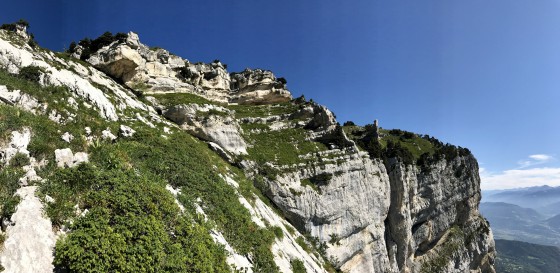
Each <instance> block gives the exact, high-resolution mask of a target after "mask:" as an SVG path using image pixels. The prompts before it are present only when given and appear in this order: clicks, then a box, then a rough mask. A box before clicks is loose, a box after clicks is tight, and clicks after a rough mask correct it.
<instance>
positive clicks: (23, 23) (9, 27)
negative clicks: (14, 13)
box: [0, 19, 29, 31]
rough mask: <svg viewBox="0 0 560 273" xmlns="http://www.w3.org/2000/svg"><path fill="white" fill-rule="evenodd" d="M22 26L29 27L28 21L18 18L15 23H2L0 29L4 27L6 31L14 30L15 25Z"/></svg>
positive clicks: (15, 28)
mask: <svg viewBox="0 0 560 273" xmlns="http://www.w3.org/2000/svg"><path fill="white" fill-rule="evenodd" d="M18 25H20V26H24V27H29V22H27V21H26V20H24V19H19V20H18V21H17V22H15V23H11V24H2V26H0V29H5V30H8V31H16V30H17V26H18Z"/></svg>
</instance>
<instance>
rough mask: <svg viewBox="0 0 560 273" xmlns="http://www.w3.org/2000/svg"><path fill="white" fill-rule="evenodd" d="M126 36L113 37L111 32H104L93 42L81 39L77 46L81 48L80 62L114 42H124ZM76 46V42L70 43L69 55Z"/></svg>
mask: <svg viewBox="0 0 560 273" xmlns="http://www.w3.org/2000/svg"><path fill="white" fill-rule="evenodd" d="M127 37H128V35H127V34H126V33H122V32H119V33H117V34H116V35H113V34H112V33H111V32H108V31H107V32H105V33H103V34H102V35H101V36H99V37H97V38H96V39H95V40H91V39H90V38H84V39H82V40H81V41H80V42H79V43H78V45H80V46H82V47H83V50H82V54H81V55H80V59H81V60H87V59H89V57H90V56H91V54H93V53H95V52H97V51H98V50H99V49H101V48H102V47H104V46H108V45H110V44H111V43H113V42H114V41H119V42H124V41H125V40H126V38H127ZM76 47H77V45H76V42H72V43H70V46H69V48H68V50H69V52H70V53H73V52H74V51H75V49H76Z"/></svg>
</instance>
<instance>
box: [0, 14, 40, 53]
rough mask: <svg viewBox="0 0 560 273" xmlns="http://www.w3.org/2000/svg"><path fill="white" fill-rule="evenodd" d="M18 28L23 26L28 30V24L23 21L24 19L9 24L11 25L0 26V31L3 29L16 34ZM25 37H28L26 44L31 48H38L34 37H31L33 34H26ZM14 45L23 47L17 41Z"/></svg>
mask: <svg viewBox="0 0 560 273" xmlns="http://www.w3.org/2000/svg"><path fill="white" fill-rule="evenodd" d="M18 26H23V27H25V28H29V23H28V22H27V21H26V20H24V19H19V21H17V22H15V23H11V24H2V25H1V26H0V29H4V30H7V31H10V32H16V31H17V28H18ZM27 35H28V36H29V40H28V41H27V44H28V45H29V46H30V47H31V48H37V47H39V45H38V44H37V41H35V35H33V33H27ZM16 44H18V45H23V43H22V42H21V40H20V41H17V42H16Z"/></svg>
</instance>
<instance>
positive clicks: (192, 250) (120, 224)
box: [0, 71, 277, 272]
mask: <svg viewBox="0 0 560 273" xmlns="http://www.w3.org/2000/svg"><path fill="white" fill-rule="evenodd" d="M0 84H2V85H6V86H8V88H9V89H20V90H23V91H24V92H25V93H28V94H31V95H33V96H34V97H36V98H38V99H39V101H40V102H46V103H48V105H49V110H48V111H50V109H55V110H57V112H59V113H61V114H63V115H64V114H70V113H75V112H77V113H78V115H77V118H76V119H74V120H73V121H69V122H67V123H66V124H64V125H60V124H57V123H54V122H52V121H50V120H49V119H47V118H46V117H45V116H41V115H33V114H31V113H28V112H26V111H23V110H21V109H18V108H15V107H11V106H5V105H0V129H1V130H0V132H2V136H1V137H2V139H5V140H6V139H7V138H8V137H9V135H8V133H9V132H10V131H12V130H21V128H23V127H29V128H31V130H32V131H33V137H32V142H31V144H30V146H29V150H30V152H31V155H32V156H35V157H37V158H45V159H47V160H49V162H50V163H49V164H48V166H47V167H45V168H44V169H42V170H41V172H40V175H41V176H43V177H44V178H46V179H47V182H46V183H45V184H43V185H42V186H41V194H43V195H49V196H51V197H53V198H54V200H55V202H52V203H49V204H48V206H47V208H46V212H47V214H48V215H49V217H51V218H52V220H53V223H54V225H55V227H62V226H66V227H69V228H70V229H71V230H72V232H70V233H69V234H68V236H66V237H65V238H64V239H62V240H60V241H59V242H58V243H57V246H56V249H55V255H56V258H55V264H56V266H57V267H58V268H61V269H62V268H65V269H68V270H70V271H71V272H95V270H102V271H103V270H107V271H120V272H224V271H228V266H227V265H226V264H225V254H224V252H223V249H222V248H221V246H219V245H216V244H215V243H214V242H213V241H212V240H211V239H210V237H209V233H210V232H209V229H210V228H216V229H218V230H220V231H221V232H222V233H223V234H224V236H225V237H226V239H227V240H228V242H229V243H230V244H231V245H232V246H233V247H234V249H236V250H237V251H238V252H239V253H240V254H243V255H249V256H251V257H252V260H253V262H254V264H255V268H254V269H255V270H256V271H257V272H275V271H277V268H276V267H275V265H274V262H273V256H272V253H271V251H270V246H271V244H272V242H273V241H274V238H275V235H274V232H273V227H270V228H260V227H258V226H257V225H256V224H255V223H254V222H252V221H251V216H250V214H249V212H248V211H247V209H245V207H243V205H241V203H240V202H239V200H238V198H237V192H236V191H235V190H234V189H233V188H232V187H231V186H229V185H227V184H226V182H225V181H224V179H222V178H221V177H220V175H219V174H222V175H226V174H227V175H231V176H234V177H235V178H236V179H237V181H238V182H239V183H240V184H241V185H240V189H239V191H240V192H242V193H244V194H246V195H247V197H248V199H250V198H253V195H252V193H254V192H257V190H256V189H255V188H254V187H253V186H252V183H251V182H250V181H248V180H247V179H246V178H245V177H244V175H243V174H242V172H241V171H239V170H234V167H232V166H229V165H227V163H225V162H224V161H223V160H222V159H221V158H219V157H218V156H217V155H216V154H214V153H213V152H212V151H210V150H209V149H208V148H207V146H206V144H205V143H203V142H201V141H199V140H197V139H195V138H193V137H191V136H190V135H188V134H186V133H184V132H182V131H176V130H175V131H174V132H173V133H172V134H171V135H170V136H168V137H167V138H165V137H162V136H161V134H162V132H161V131H160V130H158V129H157V128H155V129H152V128H148V127H147V126H144V125H142V124H141V123H136V124H135V125H136V127H134V129H135V130H137V131H138V132H137V133H136V134H135V136H134V137H133V138H130V139H124V138H119V139H118V140H117V141H116V142H114V143H112V142H106V141H96V142H94V144H93V145H88V144H87V143H86V141H85V136H84V133H85V131H84V128H85V127H86V126H89V127H92V131H93V135H97V136H99V135H100V134H101V133H100V131H101V130H103V129H105V128H111V129H112V131H113V132H116V128H118V126H119V124H118V123H114V122H107V121H105V120H103V119H101V118H100V117H99V115H98V114H97V113H96V112H95V111H92V110H90V109H88V108H86V107H84V106H83V105H82V104H81V102H80V101H78V105H79V109H78V110H74V109H71V108H69V106H68V105H66V104H65V103H64V100H63V98H65V97H67V96H68V90H66V89H65V88H58V87H56V88H55V87H41V86H40V85H38V84H37V83H36V82H33V81H29V80H26V79H23V78H20V77H17V76H16V75H11V74H9V73H7V72H6V71H0ZM191 100H192V98H191ZM187 101H189V99H187ZM197 102H203V101H197ZM142 126H143V127H142ZM66 131H68V132H70V133H71V134H72V135H74V136H75V139H74V140H73V141H72V142H71V143H66V142H63V141H62V140H61V139H60V136H61V135H62V134H63V133H64V132H66ZM67 147H69V148H71V149H72V150H73V151H74V152H77V151H84V152H87V153H89V154H90V159H91V162H90V163H88V164H84V165H82V166H79V167H77V168H75V169H67V170H63V169H58V168H56V167H55V166H54V158H53V157H54V150H55V149H58V148H67ZM7 170H8V169H7V168H4V169H2V172H1V173H0V178H1V179H0V184H2V185H0V190H2V192H3V194H1V196H0V199H2V200H0V201H2V202H3V203H5V204H8V203H9V202H10V199H9V198H8V197H9V196H11V194H13V191H15V187H14V184H13V183H12V181H13V177H16V176H14V175H5V174H6V172H7ZM5 177H6V179H4V178H5ZM10 177H12V178H10ZM166 184H171V185H172V186H174V187H176V188H181V189H182V194H181V195H180V196H179V200H180V201H181V202H182V203H183V205H184V206H185V207H186V208H187V213H185V214H182V213H179V211H178V208H177V207H176V206H175V205H174V202H173V197H172V195H171V194H170V193H169V192H167V190H165V185H166ZM195 202H196V203H198V204H199V205H200V206H201V207H202V208H203V209H204V211H205V212H206V214H207V215H208V217H209V219H210V221H209V222H206V221H205V220H204V219H203V217H200V216H199V215H197V214H196V212H195V209H194V208H195V205H194V203H195ZM76 204H78V207H79V209H80V210H81V211H84V210H86V209H87V211H88V213H87V214H86V215H85V216H84V217H77V215H76V214H75V207H74V206H75V205H76ZM5 207H6V208H7V209H8V208H9V204H8V206H5ZM100 253H106V255H99V254H100Z"/></svg>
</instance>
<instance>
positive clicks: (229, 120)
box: [0, 30, 495, 273]
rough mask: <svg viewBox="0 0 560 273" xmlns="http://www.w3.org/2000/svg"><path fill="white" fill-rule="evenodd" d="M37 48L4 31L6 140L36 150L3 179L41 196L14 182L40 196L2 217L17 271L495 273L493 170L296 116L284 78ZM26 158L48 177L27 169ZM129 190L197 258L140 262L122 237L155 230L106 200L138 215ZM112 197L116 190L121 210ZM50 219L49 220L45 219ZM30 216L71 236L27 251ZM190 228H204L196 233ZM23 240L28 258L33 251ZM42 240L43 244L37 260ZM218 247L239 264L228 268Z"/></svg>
mask: <svg viewBox="0 0 560 273" xmlns="http://www.w3.org/2000/svg"><path fill="white" fill-rule="evenodd" d="M24 34H25V31H23V32H22V31H19V32H17V33H13V32H10V31H6V30H0V68H1V69H2V70H1V71H0V72H1V73H0V76H1V77H0V101H1V102H2V103H3V104H5V105H4V106H1V107H2V108H0V110H2V111H3V112H0V121H4V120H6V119H7V118H11V119H12V120H14V122H12V123H10V124H8V123H2V122H0V127H2V126H4V127H2V128H4V129H5V130H8V129H9V130H11V131H13V132H14V133H12V135H17V136H19V135H20V133H19V132H24V134H25V132H27V133H26V134H27V138H26V145H25V147H24V148H25V149H23V148H22V149H23V150H22V151H23V152H18V151H19V150H18V149H20V148H18V147H19V146H18V147H15V146H14V147H12V146H13V145H11V144H10V143H12V142H14V141H16V142H17V140H12V141H11V142H8V141H7V139H6V141H3V142H1V143H7V145H0V147H4V146H5V147H4V148H2V151H3V153H2V154H1V155H2V157H0V159H1V161H0V162H1V163H2V164H4V165H3V166H6V167H5V168H7V169H6V170H8V169H9V170H10V171H11V170H14V173H17V174H20V173H19V171H18V172H16V170H18V168H20V167H21V166H20V165H22V166H23V167H21V168H22V170H27V173H21V175H20V176H22V177H32V179H28V180H23V181H34V182H32V183H34V184H35V185H28V183H27V182H25V183H23V182H18V181H22V180H21V179H20V177H18V175H15V176H13V178H12V176H7V175H5V174H4V173H2V175H4V176H2V175H0V182H2V183H4V184H6V185H8V186H2V185H4V184H2V183H0V184H1V185H0V186H2V187H0V188H1V189H2V190H0V199H2V198H4V199H5V200H8V201H9V200H12V199H11V198H12V197H10V196H12V195H13V194H15V193H16V190H17V188H18V187H21V189H19V190H17V192H18V194H19V195H21V196H23V200H22V201H21V203H19V205H17V206H15V211H16V212H15V213H13V211H11V210H10V209H9V207H10V206H11V205H10V202H11V201H10V202H7V201H4V200H0V201H2V205H1V207H2V215H3V217H4V219H3V220H4V221H5V222H6V223H7V225H3V226H8V228H7V229H6V228H3V231H4V232H3V236H7V240H6V241H5V250H4V252H3V253H2V255H0V258H1V259H0V260H1V262H2V263H3V265H4V266H5V267H6V270H8V271H9V272H25V271H26V270H27V271H29V270H31V271H34V272H43V271H44V272H47V271H52V266H53V265H54V267H55V268H57V269H58V270H62V269H64V270H69V271H75V272H77V271H80V272H82V271H83V272H88V271H87V270H86V269H84V268H82V269H80V268H81V267H79V266H81V264H82V263H81V260H79V259H80V257H82V256H80V255H85V256H84V257H89V258H88V260H90V261H91V260H92V258H91V257H96V258H95V259H99V260H103V261H105V259H106V260H107V261H112V262H109V263H108V264H113V265H115V266H117V265H119V263H123V261H122V260H118V261H114V260H111V259H113V258H114V257H120V256H118V255H122V257H127V258H126V259H125V260H126V261H142V259H140V258H138V257H142V258H146V257H149V259H155V260H157V259H163V260H162V261H165V262H161V263H159V262H157V263H156V262H154V263H151V264H150V265H145V264H142V265H143V266H148V267H149V268H152V269H154V270H156V271H160V272H168V271H169V272H183V271H185V272H189V271H196V270H198V271H201V272H209V270H210V271H211V270H213V271H214V272H224V271H229V270H232V269H238V270H241V271H246V272H304V271H306V272H333V271H334V270H336V269H339V270H341V271H343V272H403V273H404V272H494V269H493V262H494V255H495V251H494V242H493V238H492V233H491V231H490V229H489V225H488V223H487V222H486V221H485V220H484V219H483V218H482V217H481V216H480V214H479V212H478V204H479V200H480V187H479V186H480V179H479V176H478V165H477V162H476V160H475V159H474V157H473V156H472V155H471V154H470V152H468V150H466V149H463V148H457V147H454V146H451V145H443V144H441V143H440V142H438V141H437V140H434V139H431V138H428V137H423V136H418V135H416V134H413V133H409V132H403V131H400V130H396V131H395V130H392V131H387V130H382V129H379V128H378V126H377V124H375V126H365V127H360V126H340V125H339V124H338V122H337V121H336V118H335V117H334V115H333V114H332V112H330V111H329V110H328V109H327V108H325V107H323V106H320V105H317V104H316V103H313V102H307V101H306V100H305V99H303V98H298V99H295V100H292V97H291V94H290V93H289V91H288V90H287V87H286V81H285V80H284V79H281V78H276V77H275V76H274V75H273V74H272V72H270V71H266V70H260V69H246V70H244V71H242V72H239V73H231V74H230V73H228V72H227V70H226V66H225V65H223V64H222V63H221V62H219V61H215V62H213V63H210V64H204V63H196V64H192V63H190V62H189V61H187V60H185V59H182V58H180V57H178V56H175V55H173V54H171V53H169V52H168V51H166V50H164V49H153V48H152V49H151V48H149V47H147V46H146V45H144V44H142V43H140V41H139V38H138V36H137V35H136V34H134V33H129V34H127V35H124V36H123V35H121V36H119V37H118V38H115V39H113V37H109V38H110V39H109V42H107V43H105V44H102V46H100V47H99V48H96V50H95V51H93V52H91V48H90V47H88V43H80V45H78V46H76V47H75V48H73V52H72V54H71V55H72V56H68V55H64V54H54V53H52V52H50V51H48V50H44V49H40V48H33V47H31V46H30V45H29V44H28V43H27V41H28V40H29V37H28V36H27V35H24ZM94 42H95V41H94ZM80 58H81V59H83V60H85V61H87V62H81V61H79V60H78V59H80ZM113 79H115V80H116V81H115V80H113ZM117 81H118V82H117ZM138 94H141V96H138ZM20 110H21V111H24V114H21V113H20V112H19V111H20ZM28 112H29V114H27V113H28ZM16 121H17V122H16ZM8 125H9V126H8ZM20 127H21V128H20ZM24 128H25V129H24ZM188 134H190V135H192V136H194V137H196V138H197V139H193V138H192V137H190V136H189V135H188ZM2 137H3V138H2V140H4V137H5V136H2ZM30 141H31V142H30ZM202 141H204V142H207V143H208V146H206V145H200V144H201V142H202ZM28 143H31V144H29V151H27V144H28ZM16 146H17V145H16ZM20 146H21V145H20ZM20 150H21V149H20ZM16 154H23V155H20V156H16ZM63 154H64V155H65V154H69V156H66V157H65V156H62V155H63ZM13 157H16V158H22V157H29V158H31V160H30V162H26V163H24V164H18V163H17V162H15V161H14V160H12V158H13ZM40 158H41V159H42V160H43V161H41V162H42V163H41V164H39V163H38V162H39V161H40V160H39V159H40ZM64 158H65V159H64ZM49 161H50V162H51V164H50V165H49V163H48V162H49ZM14 162H15V163H14ZM88 166H89V167H88ZM35 170H36V171H38V172H39V173H40V174H41V176H44V177H46V178H47V179H46V180H43V178H41V177H38V176H37V174H36V173H35ZM92 170H94V171H92ZM0 171H2V169H0ZM31 171H33V172H32V173H31ZM74 172H77V173H82V174H81V175H80V176H76V177H79V179H80V181H88V179H89V177H91V176H95V177H97V178H96V179H97V180H95V181H99V182H98V183H99V185H98V186H95V187H93V186H91V185H90V186H86V187H82V186H79V185H80V184H83V183H86V182H79V183H78V182H76V184H72V183H73V182H72V181H73V180H72V179H73V178H74V176H73V173H74ZM90 172H91V173H90ZM105 172H107V173H110V174H111V175H106V176H104V175H102V174H103V173H105ZM76 175H77V174H76ZM126 175H132V176H131V177H135V178H134V179H124V180H122V181H121V182H120V183H121V184H123V183H124V184H126V183H129V181H133V180H138V181H140V182H137V183H146V187H144V188H142V191H140V190H139V191H138V192H135V193H134V194H127V195H125V196H127V197H126V198H125V199H126V200H128V201H127V203H126V206H123V207H122V208H121V209H122V210H129V209H131V208H135V207H136V206H137V204H136V203H134V202H139V203H138V204H145V202H148V201H146V200H147V199H149V197H148V196H154V195H156V196H158V200H157V205H153V204H152V203H148V204H147V205H146V204H145V205H143V206H145V209H144V210H143V211H152V209H153V208H154V207H158V208H159V207H161V208H162V209H161V210H164V209H163V208H165V209H166V212H165V213H164V215H167V216H159V215H160V214H157V213H155V212H154V213H153V214H150V216H149V217H148V218H146V219H150V221H152V222H149V223H150V224H149V225H147V226H155V227H159V226H158V225H161V227H162V230H167V232H162V233H157V232H158V230H157V228H156V229H155V230H150V232H151V233H150V235H145V236H154V238H156V237H155V236H156V235H154V234H159V235H158V236H160V237H157V241H158V242H168V245H174V246H175V245H179V246H181V247H180V249H189V250H190V249H193V251H195V252H193V253H191V254H187V253H186V254H185V256H184V257H183V256H181V257H183V258H180V256H178V255H182V254H181V253H182V252H181V251H179V250H177V249H175V250H173V249H172V250H173V251H172V250H168V249H167V247H163V248H162V249H161V250H160V251H159V252H153V253H152V252H150V253H152V254H149V255H147V256H141V255H143V254H144V253H143V252H142V253H130V252H127V251H125V250H126V249H136V247H142V248H143V249H152V248H153V247H154V246H153V245H151V244H146V245H143V242H144V241H143V240H141V239H140V238H141V237H138V238H136V237H134V236H136V235H135V234H137V233H135V232H136V231H135V229H134V228H133V227H132V226H133V225H123V226H119V223H120V222H119V221H120V220H119V219H126V221H125V223H133V222H134V223H136V222H137V221H141V220H142V219H145V218H143V217H144V216H142V215H143V214H142V213H139V212H137V211H132V212H128V213H127V214H123V215H120V216H118V217H116V216H114V214H118V213H120V212H121V210H114V206H113V205H110V206H106V207H104V206H105V205H107V204H106V203H107V202H105V201H99V200H98V199H95V198H97V197H98V196H101V194H106V195H107V196H105V197H104V198H103V199H101V200H111V202H115V204H118V202H120V200H124V199H122V198H121V197H120V195H118V194H119V190H123V189H119V187H118V186H117V185H113V184H111V183H112V182H111V181H113V180H112V177H123V176H126ZM143 177H147V178H146V179H143ZM103 179H106V180H107V181H105V180H103ZM158 179H160V180H158ZM151 180H155V181H159V182H158V183H159V184H158V183H156V184H157V185H156V184H154V185H152V184H150V182H149V181H151ZM14 181H15V182H14ZM14 183H15V184H14ZM32 183H31V182H30V183H29V184H32ZM96 183H97V182H96ZM104 185H111V187H112V188H111V189H112V190H111V191H108V192H104V191H103V187H104ZM127 185H128V184H127ZM134 185H137V184H130V185H129V186H127V187H124V188H125V189H124V190H130V189H136V188H135V186H134ZM149 185H152V186H149ZM161 185H165V188H161ZM150 187H153V188H150ZM37 188H38V193H37V194H35V190H36V189H37ZM4 189H5V190H4ZM146 189H151V191H153V192H157V194H154V193H153V192H148V193H145V192H144V191H146ZM4 192H6V193H7V194H4ZM66 192H70V193H71V194H66ZM61 193H65V194H61ZM144 193H145V194H146V197H142V196H143V195H142V194H144ZM36 195H37V196H39V197H40V200H41V201H42V203H40V202H39V199H38V198H37V197H36ZM137 196H139V197H137ZM140 197H142V198H144V199H138V200H137V199H136V198H140ZM88 200H89V201H88ZM91 200H97V201H95V202H94V201H91ZM169 200H171V201H169ZM17 201H18V202H19V199H17ZM166 202H167V203H166ZM16 204H18V203H17V202H16ZM30 204H33V206H30ZM43 205H44V206H45V207H46V209H45V210H46V211H47V214H46V216H49V217H50V219H43V218H41V215H42V214H40V213H39V214H38V213H37V212H38V210H41V209H42V206H43ZM115 206H116V205H115ZM138 206H140V205H138ZM26 210H31V212H30V215H37V216H36V217H37V218H38V219H39V220H40V222H41V223H42V226H45V224H46V225H47V226H48V225H49V223H51V222H49V221H51V220H52V225H53V227H54V230H56V231H57V234H56V235H54V234H52V232H50V230H49V231H46V230H43V231H41V230H34V231H33V232H31V234H33V236H28V237H27V238H26V237H25V236H23V235H24V234H26V232H29V229H30V228H31V227H29V226H28V224H26V223H27V222H26V221H24V220H19V219H20V218H21V213H22V212H24V211H26ZM10 211H11V213H10ZM18 212H19V213H18ZM109 212H111V213H113V214H111V213H109ZM130 215H135V216H134V217H132V216H130ZM169 215H173V217H171V218H173V219H176V220H173V221H170V220H169V219H170V217H169ZM107 217H109V218H107ZM111 217H116V218H111ZM119 217H121V218H119ZM122 217H124V218H122ZM127 217H129V218H127ZM130 217H132V218H130ZM158 217H160V218H158ZM174 217H175V218H174ZM183 217H186V219H189V220H188V221H186V222H185V223H191V224H189V225H188V226H193V227H194V228H190V229H189V228H187V227H186V226H181V225H180V224H179V223H181V221H180V220H177V219H183ZM92 219H95V220H92ZM99 219H112V220H111V221H113V223H114V224H113V226H111V228H110V229H106V230H104V231H103V232H98V230H96V229H95V228H94V227H99V226H101V227H104V224H103V223H105V222H102V221H101V220H99ZM138 219H140V220H138ZM158 219H159V220H158ZM39 220H38V221H39ZM87 221H96V222H94V223H95V225H93V224H90V222H87ZM107 221H109V220H107ZM153 221H155V222H153ZM141 223H143V222H141ZM138 225H139V226H141V224H138ZM84 227H87V228H84ZM42 229H44V228H42ZM121 230H124V231H122V235H119V234H121V233H119V232H121ZM185 230H189V231H188V232H185ZM95 232H97V233H95ZM170 234H171V235H172V236H171V235H170ZM177 234H183V235H181V236H180V235H177ZM80 236H81V237H80ZM95 236H98V237H95ZM103 236H114V237H111V238H112V239H111V240H113V241H115V242H116V243H115V245H118V243H123V244H124V245H125V246H126V247H124V248H122V249H120V250H119V249H113V248H111V249H110V250H111V251H113V252H112V253H115V254H114V255H113V256H111V257H106V256H103V257H101V256H96V255H97V254H95V253H100V252H99V251H100V250H95V251H97V252H95V251H94V252H88V251H92V250H91V249H81V248H79V245H80V244H75V245H73V244H72V243H73V242H77V241H73V240H78V239H80V240H87V238H92V237H95V238H98V240H101V241H102V240H104V239H105V237H103ZM119 236H121V237H119ZM127 236H128V237H127ZM131 236H132V237H131ZM182 236H183V237H182ZM205 236H206V237H205ZM129 237H130V238H132V239H131V240H130V241H128V239H127V238H129ZM207 237H208V240H207V241H205V240H206V239H205V238H207ZM77 238H78V239H77ZM142 238H143V237H142ZM150 238H151V237H150ZM188 238H191V239H192V238H195V239H196V247H193V245H189V244H190V243H192V242H191V241H189V240H191V239H188ZM16 239H17V240H22V241H24V240H27V241H25V242H23V243H22V244H19V245H17V244H14V240H16ZM33 240H39V241H40V242H44V243H41V244H38V247H36V248H29V247H26V246H28V245H33ZM54 240H58V243H57V245H56V247H55V246H54V245H53V241H54ZM154 240H155V239H154ZM150 241H153V240H150ZM171 242H173V243H171ZM94 245H95V246H97V245H96V244H94ZM164 245H165V244H164ZM214 245H220V246H222V247H221V249H223V250H219V251H216V252H213V250H212V249H214V248H213V246H214ZM101 247H102V246H101ZM53 249H54V250H55V257H52V250H53ZM120 251H122V253H121V252H120ZM146 251H148V250H146ZM150 251H151V250H150ZM154 251H155V250H154ZM197 251H198V252H197ZM221 251H225V252H224V253H225V254H224V255H225V256H223V257H222V256H220V255H221V254H220V253H222V252H221ZM154 253H157V255H156V254H154ZM177 253H179V254H177ZM216 253H217V254H216ZM42 254H44V255H43V256H42V257H43V258H44V259H43V260H42V263H41V264H42V265H41V266H39V267H41V268H37V267H33V268H30V267H26V266H25V261H26V260H25V259H26V258H25V257H35V256H37V255H42ZM88 255H89V256H88ZM91 255H93V256H91ZM127 255H128V256H127ZM173 255H174V256H173ZM189 255H190V256H189ZM20 257H21V258H20ZM76 257H77V258H76ZM161 257H166V258H161ZM187 257H199V260H204V262H202V264H198V263H197V262H195V261H192V260H189V258H187ZM216 257H217V258H216ZM220 257H222V258H220ZM45 259H46V260H45ZM49 259H50V261H51V262H52V265H51V264H50V263H49V261H48V260H49ZM95 259H93V260H95ZM181 259H182V260H181ZM208 259H212V260H211V261H210V260H208ZM45 261H46V262H45ZM95 261H97V260H95ZM177 261H189V262H177ZM138 263H141V262H138ZM100 264H102V263H100ZM105 264H107V263H105ZM128 266H129V267H131V268H134V267H135V265H128ZM136 266H139V265H136ZM204 266H207V267H204ZM208 266H209V267H211V268H212V269H209V267H208ZM201 268H204V269H201ZM18 270H19V271H18ZM100 270H106V271H115V270H116V271H123V272H128V271H127V270H125V269H123V268H120V269H119V268H116V267H115V268H109V267H108V268H103V269H100Z"/></svg>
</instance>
